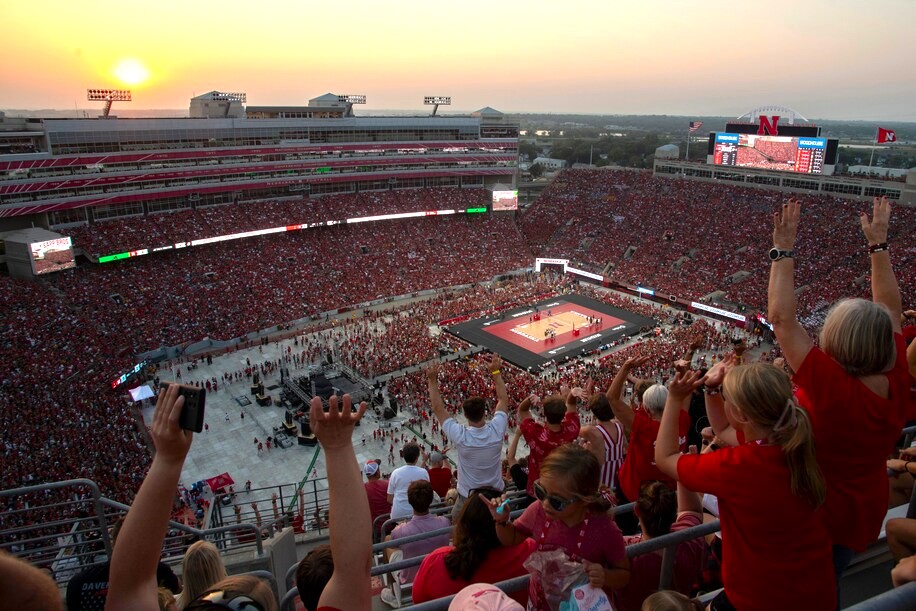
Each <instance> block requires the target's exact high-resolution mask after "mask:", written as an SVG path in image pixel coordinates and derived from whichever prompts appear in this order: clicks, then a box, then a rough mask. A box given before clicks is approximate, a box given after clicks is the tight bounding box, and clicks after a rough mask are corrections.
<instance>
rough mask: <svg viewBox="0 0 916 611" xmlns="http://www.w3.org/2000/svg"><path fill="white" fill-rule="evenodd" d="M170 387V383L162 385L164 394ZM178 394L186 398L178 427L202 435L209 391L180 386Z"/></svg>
mask: <svg viewBox="0 0 916 611" xmlns="http://www.w3.org/2000/svg"><path fill="white" fill-rule="evenodd" d="M168 387H169V382H163V383H162V384H161V388H162V392H165V390H166V389H167V388H168ZM178 394H180V395H181V396H182V397H184V407H182V409H181V414H180V415H179V416H178V426H180V427H181V428H183V429H184V430H186V431H194V432H195V433H200V432H201V431H203V430H204V406H205V405H206V402H207V389H205V388H195V387H193V386H180V387H179V389H178Z"/></svg>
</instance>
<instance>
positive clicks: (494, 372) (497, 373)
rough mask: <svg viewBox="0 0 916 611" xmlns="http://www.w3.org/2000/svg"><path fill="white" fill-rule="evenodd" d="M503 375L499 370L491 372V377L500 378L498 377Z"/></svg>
mask: <svg viewBox="0 0 916 611" xmlns="http://www.w3.org/2000/svg"><path fill="white" fill-rule="evenodd" d="M501 373H502V371H500V370H499V369H497V370H496V371H491V372H490V375H494V376H498V375H499V374H501Z"/></svg>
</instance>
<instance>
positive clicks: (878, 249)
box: [868, 242, 888, 255]
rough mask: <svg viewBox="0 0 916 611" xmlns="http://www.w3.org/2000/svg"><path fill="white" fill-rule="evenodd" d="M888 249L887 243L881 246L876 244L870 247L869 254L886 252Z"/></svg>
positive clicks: (882, 243)
mask: <svg viewBox="0 0 916 611" xmlns="http://www.w3.org/2000/svg"><path fill="white" fill-rule="evenodd" d="M887 249H888V246H887V242H881V243H880V244H874V245H872V246H869V247H868V254H871V255H873V254H875V253H876V252H884V251H885V250H887Z"/></svg>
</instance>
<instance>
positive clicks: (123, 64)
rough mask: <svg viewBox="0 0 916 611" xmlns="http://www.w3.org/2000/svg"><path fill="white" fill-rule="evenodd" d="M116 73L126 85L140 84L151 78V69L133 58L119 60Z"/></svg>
mask: <svg viewBox="0 0 916 611" xmlns="http://www.w3.org/2000/svg"><path fill="white" fill-rule="evenodd" d="M114 74H115V76H116V77H118V79H119V80H120V81H121V82H122V83H124V84H125V85H139V84H140V83H142V82H144V81H145V80H146V79H147V78H149V70H147V69H146V66H144V65H143V64H142V63H140V61H138V60H136V59H132V58H128V59H122V60H121V61H120V62H118V65H117V66H115V69H114Z"/></svg>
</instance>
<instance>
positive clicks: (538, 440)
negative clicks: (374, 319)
mask: <svg viewBox="0 0 916 611" xmlns="http://www.w3.org/2000/svg"><path fill="white" fill-rule="evenodd" d="M561 424H562V428H561V429H560V430H559V431H551V430H550V429H548V428H547V427H546V426H545V425H543V424H540V423H538V422H536V421H535V420H534V418H526V419H525V420H522V423H521V425H519V426H520V427H521V429H522V435H524V436H525V442H526V443H527V444H528V447H529V448H530V449H531V451H530V453H529V454H528V489H527V490H526V492H527V493H528V496H534V482H535V481H536V480H537V478H538V476H539V475H540V471H541V463H542V462H544V459H545V458H547V456H548V455H549V454H550V453H551V452H553V451H554V450H556V449H557V448H559V447H560V446H561V445H563V444H566V443H569V442H571V441H575V440H576V437H578V436H579V414H578V412H566V413H565V414H564V415H563V422H562V423H561Z"/></svg>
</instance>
